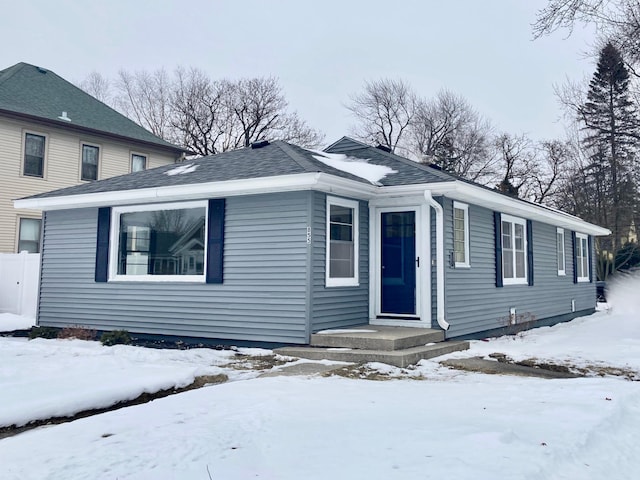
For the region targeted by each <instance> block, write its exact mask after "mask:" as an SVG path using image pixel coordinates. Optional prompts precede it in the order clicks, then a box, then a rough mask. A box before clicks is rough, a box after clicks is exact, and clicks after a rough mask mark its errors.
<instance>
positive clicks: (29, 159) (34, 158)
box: [23, 133, 45, 177]
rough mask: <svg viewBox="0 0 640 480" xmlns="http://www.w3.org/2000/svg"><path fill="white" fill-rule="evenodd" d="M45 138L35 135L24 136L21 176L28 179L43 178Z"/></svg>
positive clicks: (26, 134) (27, 134)
mask: <svg viewBox="0 0 640 480" xmlns="http://www.w3.org/2000/svg"><path fill="white" fill-rule="evenodd" d="M44 153H45V137H44V135H36V134H35V133H25V136H24V169H23V174H24V175H27V176H29V177H43V176H44Z"/></svg>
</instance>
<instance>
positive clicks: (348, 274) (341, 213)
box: [325, 197, 358, 287]
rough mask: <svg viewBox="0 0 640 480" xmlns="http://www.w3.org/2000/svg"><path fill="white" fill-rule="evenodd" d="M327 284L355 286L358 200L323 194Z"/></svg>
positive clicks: (356, 278)
mask: <svg viewBox="0 0 640 480" xmlns="http://www.w3.org/2000/svg"><path fill="white" fill-rule="evenodd" d="M326 252H327V253H326V281H325V285H326V286H327V287H345V286H357V285H358V202H356V201H352V200H344V199H341V198H335V197H327V245H326Z"/></svg>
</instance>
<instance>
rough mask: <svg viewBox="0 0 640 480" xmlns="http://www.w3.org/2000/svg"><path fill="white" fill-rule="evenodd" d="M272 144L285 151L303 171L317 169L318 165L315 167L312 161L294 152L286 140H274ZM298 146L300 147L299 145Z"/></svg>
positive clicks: (315, 170)
mask: <svg viewBox="0 0 640 480" xmlns="http://www.w3.org/2000/svg"><path fill="white" fill-rule="evenodd" d="M273 144H274V145H276V146H278V147H279V148H280V150H282V151H283V152H284V153H286V154H287V155H288V156H289V157H290V158H291V160H293V161H294V162H296V163H297V164H298V165H299V166H300V167H301V168H302V169H303V170H304V171H306V172H317V171H318V167H316V166H315V165H314V164H313V162H311V161H310V160H307V159H306V158H304V157H303V156H302V155H300V154H299V153H298V152H296V151H295V150H294V149H293V147H292V146H291V145H289V144H288V143H287V142H285V141H283V140H276V141H275V142H273ZM299 148H302V147H299Z"/></svg>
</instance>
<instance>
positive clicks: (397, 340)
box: [311, 325, 444, 351]
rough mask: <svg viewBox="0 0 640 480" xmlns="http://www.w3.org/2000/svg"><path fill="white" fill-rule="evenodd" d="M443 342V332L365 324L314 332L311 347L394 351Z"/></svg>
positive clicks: (429, 329)
mask: <svg viewBox="0 0 640 480" xmlns="http://www.w3.org/2000/svg"><path fill="white" fill-rule="evenodd" d="M443 340H444V332H443V331H442V330H433V329H431V328H410V327H386V326H380V325H365V326H362V327H355V328H348V329H335V330H325V331H323V332H318V333H315V334H313V335H311V346H313V347H333V348H357V349H360V350H387V351H391V350H403V349H405V348H411V347H417V346H420V345H426V344H427V343H436V342H442V341H443Z"/></svg>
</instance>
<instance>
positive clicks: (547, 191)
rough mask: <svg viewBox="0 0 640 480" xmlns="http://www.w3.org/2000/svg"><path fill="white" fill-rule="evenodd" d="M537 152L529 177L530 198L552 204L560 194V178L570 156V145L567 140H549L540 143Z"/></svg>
mask: <svg viewBox="0 0 640 480" xmlns="http://www.w3.org/2000/svg"><path fill="white" fill-rule="evenodd" d="M539 152H540V155H539V156H538V161H537V165H536V167H535V169H534V171H533V172H532V173H534V175H533V176H532V177H531V187H530V189H529V191H530V192H531V193H530V194H531V200H533V201H534V202H536V203H545V204H549V205H554V204H555V203H556V201H557V198H558V196H559V195H560V194H561V184H562V180H563V179H564V178H565V174H566V172H567V166H568V165H569V159H570V158H571V146H570V145H569V144H568V143H567V142H563V141H560V140H550V141H545V142H542V143H541V144H540V146H539Z"/></svg>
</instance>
